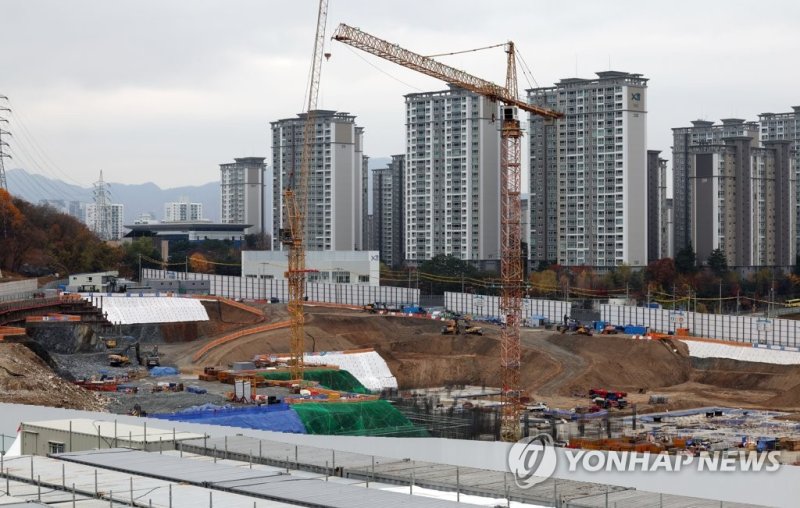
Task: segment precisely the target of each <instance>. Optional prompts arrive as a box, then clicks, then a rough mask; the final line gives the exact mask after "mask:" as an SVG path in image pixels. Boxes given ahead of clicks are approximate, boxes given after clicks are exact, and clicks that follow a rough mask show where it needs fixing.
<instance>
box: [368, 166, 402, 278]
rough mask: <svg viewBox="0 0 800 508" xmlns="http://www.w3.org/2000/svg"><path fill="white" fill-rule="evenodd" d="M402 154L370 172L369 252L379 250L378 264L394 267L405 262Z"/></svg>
mask: <svg viewBox="0 0 800 508" xmlns="http://www.w3.org/2000/svg"><path fill="white" fill-rule="evenodd" d="M405 160H406V156H405V155H392V161H391V162H390V163H389V165H388V167H386V168H383V169H374V170H372V224H373V234H372V237H373V238H374V243H373V247H371V249H373V250H377V251H380V255H381V262H383V263H384V264H386V265H388V266H390V267H394V268H397V267H399V266H401V265H402V264H403V262H404V260H405V259H404V249H403V248H404V246H405V245H404V242H403V239H404V235H403V228H404V226H405V221H404V220H403V202H404V199H403V195H404V190H405V189H404V186H403V175H404V171H405Z"/></svg>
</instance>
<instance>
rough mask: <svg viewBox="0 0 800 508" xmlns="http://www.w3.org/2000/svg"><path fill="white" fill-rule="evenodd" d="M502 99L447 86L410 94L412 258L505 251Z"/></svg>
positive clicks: (408, 221) (407, 193)
mask: <svg viewBox="0 0 800 508" xmlns="http://www.w3.org/2000/svg"><path fill="white" fill-rule="evenodd" d="M499 128H500V123H499V121H498V105H497V103H496V102H492V101H490V100H489V99H487V98H485V97H482V96H480V95H478V94H475V93H472V92H468V91H466V90H462V89H460V88H457V87H454V86H450V88H449V89H448V90H442V91H437V92H425V93H414V94H409V95H406V164H405V182H404V201H405V202H404V211H403V213H404V220H405V226H404V229H405V231H404V233H405V257H406V260H407V261H410V262H420V261H424V260H427V259H431V258H433V257H434V256H436V255H438V254H449V255H453V256H455V257H458V258H460V259H463V260H495V262H496V261H497V259H498V258H499V254H500V174H499V168H500V132H499Z"/></svg>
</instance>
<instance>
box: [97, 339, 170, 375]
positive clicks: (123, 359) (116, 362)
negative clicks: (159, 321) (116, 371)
mask: <svg viewBox="0 0 800 508" xmlns="http://www.w3.org/2000/svg"><path fill="white" fill-rule="evenodd" d="M131 348H133V349H134V352H135V354H136V361H137V362H139V365H142V366H145V367H147V368H148V369H151V368H153V367H158V366H160V365H161V358H160V356H159V354H158V345H157V344H156V345H154V346H153V349H152V350H151V351H149V352H145V353H144V355H142V352H141V348H140V346H139V343H138V342H134V343H131V344H127V345H126V346H125V347H123V348H122V349H120V350H117V351H114V352H112V353H109V355H108V364H109V365H110V366H111V367H126V366H128V365H130V364H131V359H130V356H128V352H129V351H130V349H131Z"/></svg>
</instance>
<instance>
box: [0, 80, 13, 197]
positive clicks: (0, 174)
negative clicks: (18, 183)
mask: <svg viewBox="0 0 800 508" xmlns="http://www.w3.org/2000/svg"><path fill="white" fill-rule="evenodd" d="M4 103H6V104H7V103H8V97H6V96H5V95H0V114H2V112H3V111H7V112H9V113H10V112H11V110H10V109H9V108H8V107H7V106H4V105H3V104H4ZM4 123H6V124H7V123H8V119H6V118H3V117H2V116H0V189H3V190H5V191H6V192H8V181H7V180H6V166H5V162H4V159H6V158H8V159H10V158H11V155H9V154H7V153H6V152H5V147H7V146H8V143H6V142H5V141H3V136H10V135H11V133H10V132H8V131H4V130H3V124H4Z"/></svg>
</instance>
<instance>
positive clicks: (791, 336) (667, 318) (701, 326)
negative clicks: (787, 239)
mask: <svg viewBox="0 0 800 508" xmlns="http://www.w3.org/2000/svg"><path fill="white" fill-rule="evenodd" d="M600 314H601V319H602V320H603V321H606V322H608V323H611V324H613V325H634V326H646V327H648V329H649V330H650V331H653V332H661V333H670V332H673V333H674V332H675V331H676V329H678V328H688V329H689V335H693V336H697V337H708V338H711V339H719V340H725V341H730V342H747V343H751V344H767V345H770V346H779V347H788V348H797V347H798V340H797V338H798V336H800V321H795V320H792V319H775V318H763V317H752V316H734V315H729V314H701V313H699V312H688V311H681V310H668V309H651V308H648V307H631V306H623V305H601V306H600Z"/></svg>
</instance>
